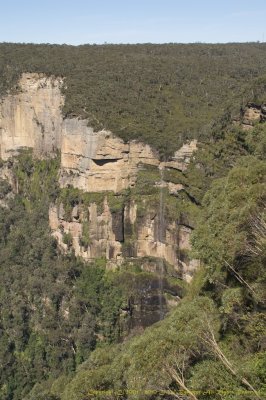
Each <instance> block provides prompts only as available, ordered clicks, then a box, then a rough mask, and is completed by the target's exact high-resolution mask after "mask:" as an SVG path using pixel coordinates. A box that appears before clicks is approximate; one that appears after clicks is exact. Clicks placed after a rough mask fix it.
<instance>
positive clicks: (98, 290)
mask: <svg viewBox="0 0 266 400" xmlns="http://www.w3.org/2000/svg"><path fill="white" fill-rule="evenodd" d="M6 166H8V168H9V170H10V171H12V173H13V174H14V176H15V180H14V182H13V183H12V185H13V190H14V191H15V194H13V195H12V192H11V190H12V187H11V185H9V184H8V183H7V182H6V181H3V180H0V185H1V186H0V187H1V200H2V201H3V202H4V203H1V207H0V227H1V233H2V234H1V238H0V275H1V282H0V364H1V367H0V368H1V374H0V398H1V400H21V399H22V398H27V397H28V392H29V391H30V390H31V388H32V387H33V386H34V384H35V383H37V382H42V381H44V382H45V381H46V380H47V379H55V378H57V377H58V376H60V375H61V374H64V375H65V374H66V375H69V376H71V374H72V373H73V372H74V371H75V370H76V368H77V366H78V365H79V364H80V363H82V362H83V361H84V360H85V359H86V358H87V357H88V355H89V354H90V352H91V351H92V350H94V349H95V348H96V347H98V346H103V345H104V344H107V343H115V342H117V341H121V339H122V338H123V337H124V336H126V335H128V333H129V332H130V331H131V329H133V328H134V327H135V325H138V324H137V321H135V319H136V318H139V319H142V323H143V324H144V325H145V323H147V324H149V323H150V322H147V321H145V319H146V318H148V317H147V315H146V314H145V307H146V308H148V306H149V305H146V306H142V308H141V310H140V312H139V314H138V315H135V313H134V307H135V305H136V306H138V305H140V304H142V303H143V301H144V299H145V301H146V303H145V304H147V299H148V297H150V298H151V299H152V298H154V297H155V298H156V296H158V277H157V276H156V275H155V274H152V273H146V272H142V270H141V269H140V268H137V267H136V268H134V266H131V268H124V269H123V270H121V271H118V272H116V273H114V272H111V271H109V272H108V271H106V270H105V260H96V261H95V263H93V264H92V265H87V264H84V262H82V261H81V260H78V259H76V258H75V257H74V255H73V254H69V255H63V254H61V253H60V252H59V250H58V248H57V243H56V241H55V239H53V238H52V237H51V234H50V230H49V224H48V209H49V205H50V203H51V202H54V201H55V200H56V198H58V197H59V198H64V196H65V191H64V190H62V192H61V191H60V189H59V187H58V167H59V157H58V158H56V159H51V160H36V159H33V158H32V155H31V152H30V151H23V152H22V153H21V154H20V156H19V157H18V158H17V159H13V160H9V161H8V162H7V163H6ZM74 193H75V191H74ZM72 199H73V196H72ZM86 200H87V201H94V200H95V198H94V197H93V196H92V197H91V198H89V195H88V196H87V198H86ZM156 308H158V304H156V303H155V305H153V309H154V310H155V311H154V313H153V315H152V316H151V317H150V319H151V320H154V318H155V320H156ZM148 311H149V310H148ZM147 313H148V312H147ZM134 318H135V319H134ZM157 319H158V318H157Z"/></svg>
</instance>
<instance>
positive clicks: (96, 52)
mask: <svg viewBox="0 0 266 400" xmlns="http://www.w3.org/2000/svg"><path fill="white" fill-rule="evenodd" d="M265 54H266V45H265V44H259V43H247V44H226V45H220V44H218V45H209V44H191V45H181V44H165V45H151V44H144V45H104V46H96V45H84V46H77V47H75V46H67V45H48V44H47V45H33V44H8V43H2V44H0V71H1V73H0V95H3V94H5V93H6V92H7V91H8V90H11V88H15V87H16V85H17V82H18V79H19V78H20V76H21V74H22V73H23V72H35V73H45V74H47V75H55V76H60V77H65V80H64V88H63V92H64V93H65V95H66V101H65V105H64V108H63V112H64V115H65V116H70V117H71V116H79V117H81V118H86V119H87V120H88V121H89V124H90V126H92V127H94V128H95V129H96V130H100V129H108V130H111V131H112V132H114V133H115V134H116V135H118V136H120V137H122V138H123V139H124V140H129V139H139V140H141V141H143V142H146V143H149V144H151V145H152V146H153V147H155V148H156V149H157V150H159V151H160V153H161V155H162V156H165V155H169V154H170V153H172V152H173V151H174V150H175V149H177V148H179V147H180V145H182V143H184V142H185V140H186V139H192V138H198V139H200V140H204V138H206V137H207V138H208V134H209V132H210V130H211V126H212V123H213V121H214V120H216V119H217V118H219V117H221V116H222V115H223V114H224V113H225V111H226V110H228V109H230V110H231V111H233V108H234V107H238V106H239V105H240V104H241V103H242V102H244V103H245V102H246V100H253V98H254V96H255V94H254V91H253V90H252V89H253V88H254V80H258V79H259V84H258V85H257V86H258V87H259V91H260V92H261V88H262V87H263V91H264V89H265V80H264V78H263V76H264V75H265V73H266V57H265ZM260 94H261V93H260ZM233 112H234V111H233Z"/></svg>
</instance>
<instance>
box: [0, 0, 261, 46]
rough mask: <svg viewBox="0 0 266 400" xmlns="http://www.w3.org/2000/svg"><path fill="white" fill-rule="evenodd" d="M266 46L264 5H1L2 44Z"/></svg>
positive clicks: (125, 0) (129, 0)
mask: <svg viewBox="0 0 266 400" xmlns="http://www.w3.org/2000/svg"><path fill="white" fill-rule="evenodd" d="M257 41H260V42H264V41H266V0H256V1H250V0H212V1H211V0H75V1H70V0H43V1H38V0H0V42H23V43H59V44H61V43H67V44H72V45H77V44H84V43H97V44H102V43H168V42H176V43H194V42H202V43H227V42H257Z"/></svg>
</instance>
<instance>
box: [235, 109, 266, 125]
mask: <svg viewBox="0 0 266 400" xmlns="http://www.w3.org/2000/svg"><path fill="white" fill-rule="evenodd" d="M265 121H266V105H265V104H256V103H248V104H247V106H246V107H245V108H244V110H243V111H242V116H241V125H242V128H243V129H252V127H253V126H254V124H255V123H257V122H265Z"/></svg>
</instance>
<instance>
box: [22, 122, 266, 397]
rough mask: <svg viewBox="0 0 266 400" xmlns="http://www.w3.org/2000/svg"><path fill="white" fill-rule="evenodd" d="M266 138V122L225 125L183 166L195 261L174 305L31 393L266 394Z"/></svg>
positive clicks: (55, 395) (65, 395)
mask: <svg viewBox="0 0 266 400" xmlns="http://www.w3.org/2000/svg"><path fill="white" fill-rule="evenodd" d="M265 140H266V126H265V125H258V126H257V127H256V128H254V129H253V130H251V131H245V132H243V131H241V130H239V129H237V128H235V127H233V128H229V129H227V130H224V131H223V132H221V134H220V135H219V137H218V138H217V137H216V138H213V141H212V143H210V144H208V145H204V146H203V147H202V148H201V150H200V151H199V152H198V154H197V157H196V160H195V164H194V165H193V164H192V165H191V167H190V169H189V170H188V171H187V172H186V173H185V175H184V177H183V179H184V181H186V182H187V183H188V184H189V183H190V182H191V190H192V191H194V192H195V195H197V196H198V199H199V201H200V202H201V206H200V207H199V215H198V217H197V221H196V222H197V223H196V229H195V231H194V235H193V248H194V252H195V255H196V256H198V257H200V258H201V260H202V267H201V269H200V270H199V271H198V272H197V274H196V275H195V277H194V279H193V281H192V283H191V285H190V287H189V288H188V290H187V293H186V295H185V297H184V298H183V299H182V300H181V301H180V303H179V305H178V306H177V307H176V308H175V309H174V310H173V311H172V312H171V313H170V314H169V316H168V317H166V318H165V320H163V321H161V322H159V323H157V324H155V325H153V326H151V327H150V328H147V329H146V330H145V332H144V333H143V334H142V335H140V336H136V337H134V338H131V339H128V340H126V341H125V342H123V343H121V344H116V345H111V346H108V347H104V348H98V349H96V350H95V351H94V352H92V353H91V355H90V356H89V358H88V359H87V361H85V362H84V363H83V364H82V365H81V366H80V367H79V368H78V369H77V372H76V373H75V374H74V376H73V378H72V379H71V380H70V381H69V378H68V376H66V375H61V376H60V377H59V378H58V379H55V380H54V379H50V380H48V381H46V382H43V383H41V384H39V385H36V386H35V388H34V389H33V390H32V392H31V394H30V396H29V398H30V399H47V398H51V399H60V400H85V399H102V398H105V399H139V398H140V397H141V398H145V399H149V400H154V399H174V398H188V399H194V400H196V399H198V400H220V399H223V400H233V399H234V400H235V399H241V400H242V399H244V400H251V399H264V398H265V396H266V363H265V360H266V353H265V329H266V318H265V315H266V314H265V310H266V297H265V292H266V275H265V265H266V214H265V204H266V162H265ZM232 148H233V149H234V151H232ZM205 191H206V193H205V194H204V192H205ZM66 383H67V384H66ZM65 385H66V386H65ZM49 396H50V397H49Z"/></svg>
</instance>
